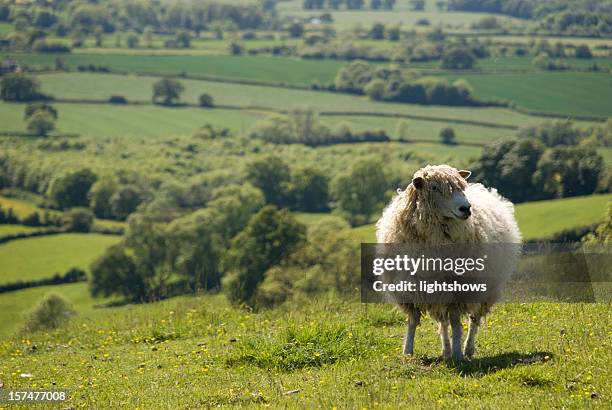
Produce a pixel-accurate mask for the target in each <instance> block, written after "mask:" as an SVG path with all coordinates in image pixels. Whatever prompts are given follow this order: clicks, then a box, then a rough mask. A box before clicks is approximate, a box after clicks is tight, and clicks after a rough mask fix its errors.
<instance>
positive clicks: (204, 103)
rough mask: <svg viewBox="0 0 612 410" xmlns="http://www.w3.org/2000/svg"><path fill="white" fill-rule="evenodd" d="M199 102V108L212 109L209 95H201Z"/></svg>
mask: <svg viewBox="0 0 612 410" xmlns="http://www.w3.org/2000/svg"><path fill="white" fill-rule="evenodd" d="M199 102H200V107H212V106H213V105H214V101H213V97H212V96H211V95H210V94H201V95H200V98H199Z"/></svg>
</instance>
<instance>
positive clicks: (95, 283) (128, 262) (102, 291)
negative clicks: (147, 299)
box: [89, 245, 145, 301]
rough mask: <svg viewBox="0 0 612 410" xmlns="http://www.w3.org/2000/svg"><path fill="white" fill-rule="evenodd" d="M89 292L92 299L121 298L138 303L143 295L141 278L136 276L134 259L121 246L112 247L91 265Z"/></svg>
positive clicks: (143, 287)
mask: <svg viewBox="0 0 612 410" xmlns="http://www.w3.org/2000/svg"><path fill="white" fill-rule="evenodd" d="M89 290H90V292H91V294H92V296H94V297H99V296H104V297H108V296H112V295H118V296H123V297H125V298H127V299H128V300H131V301H140V300H142V298H143V297H144V295H145V284H144V281H143V278H142V277H140V276H139V275H138V272H137V270H136V263H135V261H134V258H133V257H132V256H130V255H128V253H127V252H126V249H125V247H124V246H123V245H114V246H111V247H110V248H108V249H107V250H106V252H105V253H104V254H103V255H102V256H100V257H99V258H98V259H96V260H95V261H94V263H93V264H92V265H91V281H90V283H89Z"/></svg>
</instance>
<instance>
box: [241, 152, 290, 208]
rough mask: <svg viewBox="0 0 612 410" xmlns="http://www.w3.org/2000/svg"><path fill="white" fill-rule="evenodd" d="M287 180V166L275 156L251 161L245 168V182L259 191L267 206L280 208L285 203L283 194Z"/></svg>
mask: <svg viewBox="0 0 612 410" xmlns="http://www.w3.org/2000/svg"><path fill="white" fill-rule="evenodd" d="M289 179H290V171H289V166H288V165H287V164H286V163H285V162H284V161H283V160H282V159H281V158H280V157H277V156H268V157H266V158H262V159H260V160H257V161H253V162H251V163H250V164H249V165H248V168H247V180H248V181H249V182H250V183H251V184H253V186H255V187H257V188H259V189H261V191H262V192H263V194H264V196H265V198H266V202H267V203H269V204H275V205H278V206H282V205H284V204H285V203H286V199H285V192H286V185H287V184H288V183H289Z"/></svg>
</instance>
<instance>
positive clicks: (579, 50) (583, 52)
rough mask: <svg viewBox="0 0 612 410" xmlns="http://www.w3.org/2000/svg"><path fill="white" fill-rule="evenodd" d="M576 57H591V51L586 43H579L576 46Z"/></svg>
mask: <svg viewBox="0 0 612 410" xmlns="http://www.w3.org/2000/svg"><path fill="white" fill-rule="evenodd" d="M575 53H576V54H575V55H576V58H586V59H589V58H593V53H591V49H590V48H589V46H587V45H586V44H581V45H579V46H577V47H576V52H575Z"/></svg>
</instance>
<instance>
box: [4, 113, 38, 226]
mask: <svg viewBox="0 0 612 410" xmlns="http://www.w3.org/2000/svg"><path fill="white" fill-rule="evenodd" d="M0 107H2V105H1V104H0ZM0 112H1V109H0ZM0 123H3V124H4V121H0ZM0 206H2V209H4V210H7V209H9V208H13V212H14V213H15V215H16V216H17V217H18V218H25V217H26V216H28V215H30V214H32V213H33V212H35V211H41V209H40V208H38V207H37V206H36V205H34V204H33V203H32V202H29V201H26V200H23V199H17V198H7V197H4V196H0Z"/></svg>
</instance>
